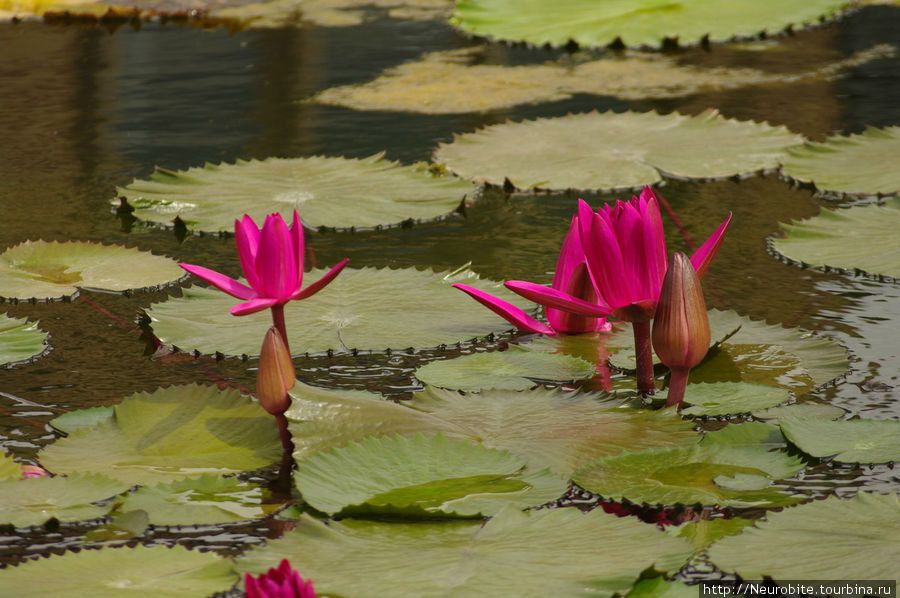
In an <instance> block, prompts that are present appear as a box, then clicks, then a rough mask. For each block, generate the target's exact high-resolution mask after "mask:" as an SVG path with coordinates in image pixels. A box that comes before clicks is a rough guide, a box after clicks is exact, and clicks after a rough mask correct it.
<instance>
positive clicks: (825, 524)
mask: <svg viewBox="0 0 900 598" xmlns="http://www.w3.org/2000/svg"><path fill="white" fill-rule="evenodd" d="M898 538H900V501H898V500H897V495H896V494H888V495H879V494H869V493H865V492H860V493H859V494H858V495H856V497H854V498H852V499H850V500H841V499H839V498H837V497H834V496H832V497H830V498H827V499H825V500H817V501H815V502H812V503H809V504H806V505H800V506H798V507H794V508H792V509H785V510H783V511H781V512H779V513H769V514H768V515H767V517H766V521H764V522H761V523H758V524H757V525H756V527H752V528H748V529H746V530H744V532H743V533H742V534H740V535H738V536H734V537H730V538H724V539H722V540H720V541H718V542H716V543H715V544H713V546H712V547H711V548H710V549H709V556H710V559H711V560H712V561H713V563H715V564H716V565H717V566H718V567H719V568H721V569H723V570H725V571H729V572H730V571H734V572H737V573H738V574H739V575H740V576H741V577H743V578H744V579H762V577H763V576H767V577H771V578H773V579H775V580H789V579H819V580H826V579H859V580H866V579H889V580H894V579H896V577H897V563H898V562H900V541H898Z"/></svg>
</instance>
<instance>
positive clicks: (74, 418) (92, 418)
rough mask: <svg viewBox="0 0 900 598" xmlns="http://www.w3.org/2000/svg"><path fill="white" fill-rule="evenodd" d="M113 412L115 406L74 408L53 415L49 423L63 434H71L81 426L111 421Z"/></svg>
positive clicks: (85, 426)
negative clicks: (55, 415)
mask: <svg viewBox="0 0 900 598" xmlns="http://www.w3.org/2000/svg"><path fill="white" fill-rule="evenodd" d="M115 412H116V409H115V407H88V408H87V409H76V410H74V411H69V412H68V413H63V414H62V415H59V416H57V417H54V418H53V419H51V420H50V425H51V426H52V427H53V429H55V430H58V431H60V432H62V433H63V434H71V433H72V432H74V431H75V430H78V429H81V428H93V427H94V426H96V425H97V424H99V423H100V422H104V421H111V420H112V418H113V416H114V415H115Z"/></svg>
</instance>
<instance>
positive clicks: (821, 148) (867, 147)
mask: <svg viewBox="0 0 900 598" xmlns="http://www.w3.org/2000/svg"><path fill="white" fill-rule="evenodd" d="M790 154H791V155H790V157H789V158H787V159H785V161H784V166H783V167H782V172H784V174H786V175H787V176H789V177H791V178H794V179H797V180H798V181H804V182H809V183H814V184H815V186H816V187H817V188H818V189H821V190H823V191H829V192H836V193H850V194H855V195H874V194H883V195H891V194H895V193H897V192H900V174H898V173H897V170H896V169H894V168H884V164H886V163H896V162H898V161H900V127H886V128H884V129H876V128H874V127H869V128H867V129H866V130H865V131H864V132H862V133H861V134H859V135H849V136H843V135H838V136H835V137H829V138H828V139H826V140H825V142H823V143H812V142H808V143H806V144H805V145H803V146H802V147H799V148H794V149H792V150H791V151H790Z"/></svg>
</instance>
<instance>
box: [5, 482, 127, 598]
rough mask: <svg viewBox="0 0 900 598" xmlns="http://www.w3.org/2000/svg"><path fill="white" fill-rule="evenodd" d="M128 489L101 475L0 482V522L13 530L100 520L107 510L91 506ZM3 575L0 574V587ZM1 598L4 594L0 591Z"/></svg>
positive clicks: (106, 507) (106, 508)
mask: <svg viewBox="0 0 900 598" xmlns="http://www.w3.org/2000/svg"><path fill="white" fill-rule="evenodd" d="M127 489H128V484H124V483H122V482H120V481H118V480H112V479H110V478H108V477H106V476H103V475H73V476H70V477H61V476H58V477H54V478H51V477H39V478H29V479H25V480H8V479H7V480H0V523H9V524H12V525H14V526H16V527H27V526H30V525H41V524H43V523H45V522H46V521H47V520H48V519H51V518H56V519H58V520H59V521H81V520H84V519H96V518H97V517H103V516H105V515H106V514H107V513H108V512H109V509H110V507H109V506H108V505H107V506H104V507H97V506H94V505H93V504H91V503H94V502H97V501H101V500H105V499H107V498H110V497H111V496H115V495H116V494H119V493H120V492H124V491H125V490H127ZM2 578H3V575H2V574H0V588H2V585H3V582H2ZM0 595H4V593H3V592H2V591H0Z"/></svg>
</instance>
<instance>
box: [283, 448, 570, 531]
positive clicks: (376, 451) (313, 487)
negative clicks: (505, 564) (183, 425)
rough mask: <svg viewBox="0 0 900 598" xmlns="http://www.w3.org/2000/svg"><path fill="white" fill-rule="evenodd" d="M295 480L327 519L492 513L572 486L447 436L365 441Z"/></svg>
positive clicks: (309, 464)
mask: <svg viewBox="0 0 900 598" xmlns="http://www.w3.org/2000/svg"><path fill="white" fill-rule="evenodd" d="M294 482H295V484H296V485H297V488H298V489H299V490H300V493H301V494H302V495H303V498H304V500H306V502H307V503H309V504H310V505H311V506H313V507H314V508H316V509H318V510H319V511H323V512H325V513H328V514H332V515H333V514H335V513H339V512H341V513H344V514H345V515H346V514H349V513H353V514H357V515H358V514H392V515H404V516H412V517H416V516H419V517H421V516H423V515H424V516H428V515H431V516H434V515H450V516H454V515H456V516H463V517H466V516H469V517H471V516H478V515H493V514H495V513H497V512H498V511H499V510H500V509H502V508H503V507H504V506H506V505H514V506H516V507H519V508H525V507H534V506H538V505H541V504H544V503H548V502H550V501H552V500H556V499H557V498H559V497H560V496H562V495H563V494H564V493H565V491H566V489H567V488H568V485H569V484H568V482H567V481H566V480H565V479H563V478H561V477H559V476H557V475H555V474H553V473H550V472H549V471H548V470H544V471H541V472H533V471H525V461H524V460H523V459H522V458H520V457H516V456H514V455H511V454H509V453H508V452H506V451H498V450H491V449H487V448H485V447H483V446H479V445H476V444H470V443H469V442H466V441H464V440H453V439H448V438H447V437H445V436H444V435H442V434H438V435H436V436H430V437H426V436H424V435H422V434H416V435H415V436H411V437H405V436H399V435H397V436H389V437H383V438H373V437H368V438H364V439H363V440H361V441H359V442H353V443H350V444H348V445H346V446H344V447H343V448H338V449H334V450H332V451H331V452H328V453H326V452H320V453H318V454H317V455H315V456H313V457H311V458H309V459H307V460H305V461H303V462H302V463H301V464H300V466H299V467H298V469H297V471H296V472H295V473H294Z"/></svg>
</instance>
